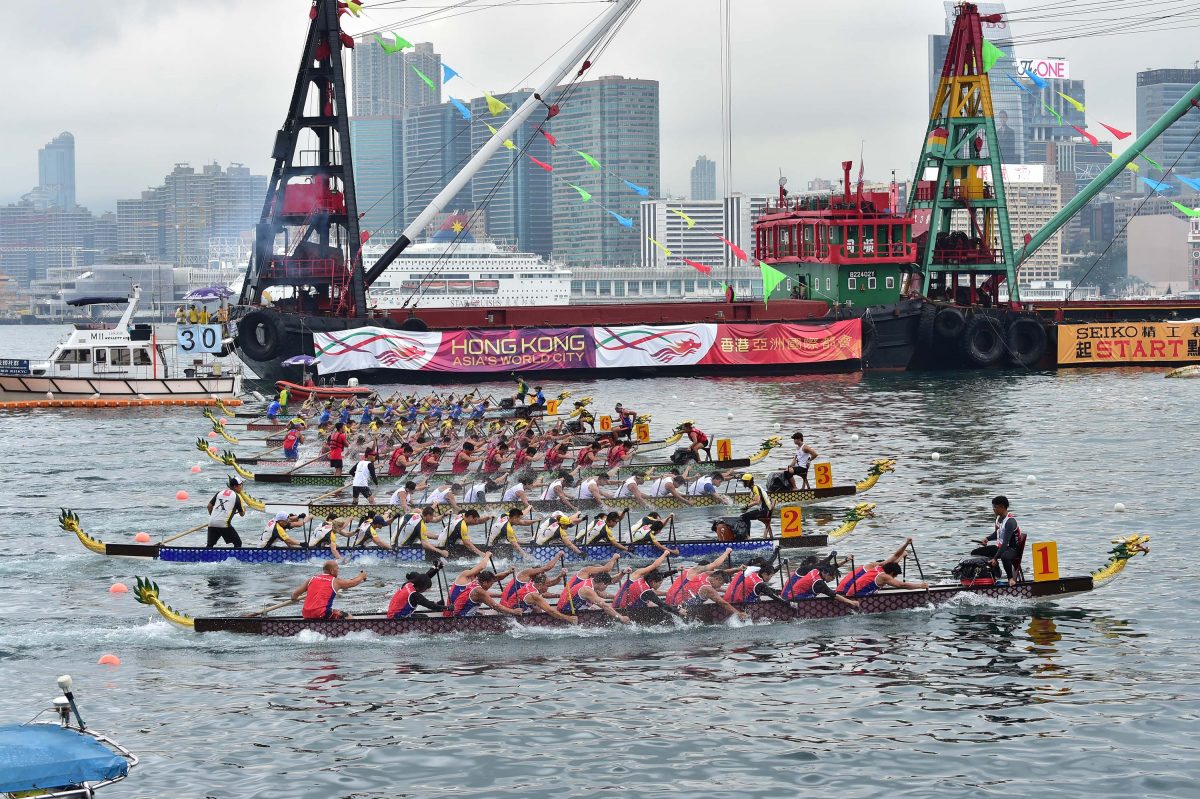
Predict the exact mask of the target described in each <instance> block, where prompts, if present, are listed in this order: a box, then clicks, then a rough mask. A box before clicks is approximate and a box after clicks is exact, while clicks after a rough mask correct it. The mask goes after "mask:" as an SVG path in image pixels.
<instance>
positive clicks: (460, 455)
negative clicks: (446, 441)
mask: <svg viewBox="0 0 1200 799" xmlns="http://www.w3.org/2000/svg"><path fill="white" fill-rule="evenodd" d="M483 458H484V455H482V454H476V452H475V445H474V444H472V443H471V442H470V441H464V442H463V445H462V448H460V449H459V450H458V452H456V453H454V460H453V461H452V462H451V464H450V473H451V474H466V473H467V468H468V467H469V466H470V465H471V464H472V463H475V462H476V461H481V460H483Z"/></svg>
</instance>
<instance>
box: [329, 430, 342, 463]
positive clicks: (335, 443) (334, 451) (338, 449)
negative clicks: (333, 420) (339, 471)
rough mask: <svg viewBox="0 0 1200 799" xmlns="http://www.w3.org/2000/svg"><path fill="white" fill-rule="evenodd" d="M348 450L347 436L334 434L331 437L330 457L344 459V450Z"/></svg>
mask: <svg viewBox="0 0 1200 799" xmlns="http://www.w3.org/2000/svg"><path fill="white" fill-rule="evenodd" d="M345 448H346V434H345V433H334V434H333V435H331V436H330V437H329V457H331V458H333V459H334V460H337V459H339V458H341V457H342V450H344V449H345Z"/></svg>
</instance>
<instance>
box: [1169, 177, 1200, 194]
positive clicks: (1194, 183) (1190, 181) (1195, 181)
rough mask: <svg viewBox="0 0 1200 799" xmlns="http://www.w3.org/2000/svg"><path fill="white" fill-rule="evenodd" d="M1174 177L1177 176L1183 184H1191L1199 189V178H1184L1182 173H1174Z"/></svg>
mask: <svg viewBox="0 0 1200 799" xmlns="http://www.w3.org/2000/svg"><path fill="white" fill-rule="evenodd" d="M1175 177H1177V178H1179V179H1180V180H1182V181H1183V182H1184V183H1185V184H1187V185H1188V186H1191V187H1192V188H1193V189H1195V190H1196V191H1200V180H1194V179H1193V178H1185V177H1184V176H1183V175H1176V176H1175Z"/></svg>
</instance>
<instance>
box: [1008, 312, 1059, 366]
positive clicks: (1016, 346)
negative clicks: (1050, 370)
mask: <svg viewBox="0 0 1200 799" xmlns="http://www.w3.org/2000/svg"><path fill="white" fill-rule="evenodd" d="M1004 342H1005V344H1007V345H1008V360H1009V362H1010V363H1012V364H1013V365H1014V366H1025V367H1030V366H1033V365H1034V364H1036V363H1037V362H1038V361H1040V360H1041V359H1042V356H1044V355H1045V354H1046V345H1047V344H1048V343H1049V339H1048V336H1047V335H1046V328H1045V327H1044V326H1043V325H1042V323H1041V322H1040V321H1039V320H1037V319H1035V318H1033V317H1032V316H1018V317H1016V318H1014V319H1013V320H1012V321H1011V322H1009V323H1008V330H1006V331H1005V332H1004Z"/></svg>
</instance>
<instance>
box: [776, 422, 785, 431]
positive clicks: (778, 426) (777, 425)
mask: <svg viewBox="0 0 1200 799" xmlns="http://www.w3.org/2000/svg"><path fill="white" fill-rule="evenodd" d="M781 427H783V425H781V424H780V423H779V422H776V423H775V429H776V430H778V429H779V428H781Z"/></svg>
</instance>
